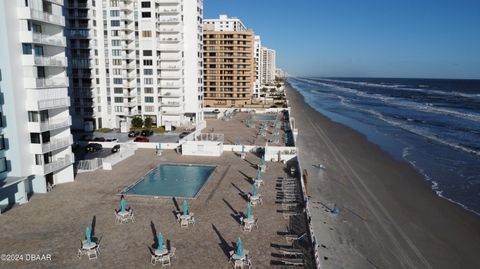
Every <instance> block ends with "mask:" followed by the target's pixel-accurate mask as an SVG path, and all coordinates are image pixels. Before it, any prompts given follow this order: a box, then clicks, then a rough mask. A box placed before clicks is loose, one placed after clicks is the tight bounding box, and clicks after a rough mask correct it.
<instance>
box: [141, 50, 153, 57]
mask: <svg viewBox="0 0 480 269" xmlns="http://www.w3.org/2000/svg"><path fill="white" fill-rule="evenodd" d="M143 56H152V51H151V50H144V51H143Z"/></svg>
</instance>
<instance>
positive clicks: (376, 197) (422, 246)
mask: <svg viewBox="0 0 480 269" xmlns="http://www.w3.org/2000/svg"><path fill="white" fill-rule="evenodd" d="M286 89H287V90H286V91H287V97H288V100H289V105H290V106H291V107H292V116H293V117H294V118H295V127H296V128H298V130H299V135H298V139H297V146H298V147H299V149H300V162H301V165H302V169H305V170H306V171H307V173H308V186H307V190H308V194H309V196H310V201H311V205H312V223H313V225H314V230H315V235H316V237H317V241H318V245H319V255H320V259H321V265H322V268H480V255H479V254H480V217H478V216H476V215H474V214H473V213H470V212H468V211H466V210H464V209H463V208H461V207H460V206H458V205H455V204H453V203H451V202H449V201H447V200H445V199H442V198H440V197H438V196H437V195H435V193H434V192H433V191H432V190H431V187H430V184H429V183H428V182H426V181H425V180H424V179H423V178H422V176H421V175H420V174H419V173H417V172H416V171H415V170H414V169H413V168H412V167H411V166H410V165H409V164H408V163H406V162H402V161H398V160H396V159H394V158H393V157H392V156H390V155H389V154H388V153H386V152H384V151H383V150H382V149H380V148H379V147H378V146H376V145H375V144H372V143H371V142H369V141H368V140H367V138H366V137H365V136H363V135H362V134H359V133H357V132H356V131H354V130H352V129H350V128H349V127H346V126H343V125H341V124H338V123H335V122H332V121H331V120H329V119H328V118H326V117H325V116H323V115H321V114H320V113H318V112H316V111H315V110H314V109H312V108H311V107H310V106H308V104H306V103H305V102H304V99H303V96H302V95H301V94H299V93H298V92H297V91H296V90H294V89H293V88H291V87H289V86H287V87H286ZM318 163H321V164H323V165H324V166H325V167H326V169H319V168H316V167H313V166H312V165H313V164H318ZM334 205H336V207H337V208H338V209H339V213H338V214H337V215H333V214H331V213H330V212H329V210H328V209H329V208H332V207H333V206H334Z"/></svg>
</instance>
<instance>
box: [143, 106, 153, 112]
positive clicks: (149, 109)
mask: <svg viewBox="0 0 480 269" xmlns="http://www.w3.org/2000/svg"><path fill="white" fill-rule="evenodd" d="M154 111H155V107H154V106H145V112H154Z"/></svg>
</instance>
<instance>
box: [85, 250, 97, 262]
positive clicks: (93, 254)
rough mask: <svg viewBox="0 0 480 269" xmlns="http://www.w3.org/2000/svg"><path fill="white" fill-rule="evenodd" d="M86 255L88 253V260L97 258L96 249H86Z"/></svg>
mask: <svg viewBox="0 0 480 269" xmlns="http://www.w3.org/2000/svg"><path fill="white" fill-rule="evenodd" d="M87 255H88V259H89V260H93V259H96V258H98V254H97V249H96V248H92V249H90V250H87Z"/></svg>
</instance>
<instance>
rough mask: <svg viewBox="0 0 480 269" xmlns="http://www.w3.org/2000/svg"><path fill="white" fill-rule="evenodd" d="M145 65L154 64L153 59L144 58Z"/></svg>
mask: <svg viewBox="0 0 480 269" xmlns="http://www.w3.org/2000/svg"><path fill="white" fill-rule="evenodd" d="M143 65H153V60H143Z"/></svg>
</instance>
